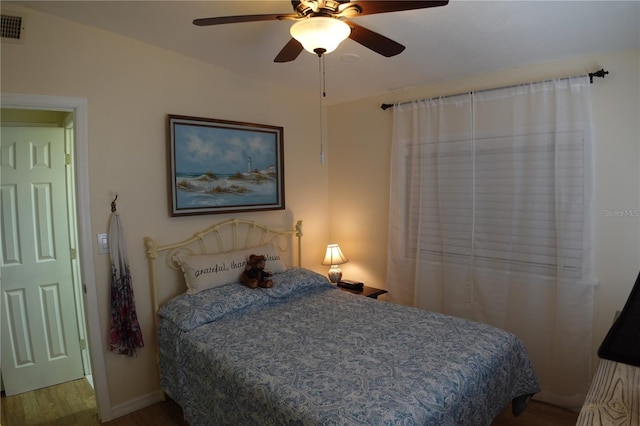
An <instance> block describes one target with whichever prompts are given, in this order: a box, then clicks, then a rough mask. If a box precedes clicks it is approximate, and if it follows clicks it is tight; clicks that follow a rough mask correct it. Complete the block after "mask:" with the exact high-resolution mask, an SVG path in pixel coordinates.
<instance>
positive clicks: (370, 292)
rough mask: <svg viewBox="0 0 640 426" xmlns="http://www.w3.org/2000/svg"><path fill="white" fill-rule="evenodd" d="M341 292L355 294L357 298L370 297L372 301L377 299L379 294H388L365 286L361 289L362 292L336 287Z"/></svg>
mask: <svg viewBox="0 0 640 426" xmlns="http://www.w3.org/2000/svg"><path fill="white" fill-rule="evenodd" d="M338 288H339V289H340V290H342V291H347V292H349V293H353V294H357V295H359V296H364V297H370V298H372V299H377V298H378V296H380V295H381V294H385V293H388V292H387V290H381V289H379V288H374V287H367V286H366V285H365V286H364V287H363V288H362V290H350V289H348V288H344V287H338Z"/></svg>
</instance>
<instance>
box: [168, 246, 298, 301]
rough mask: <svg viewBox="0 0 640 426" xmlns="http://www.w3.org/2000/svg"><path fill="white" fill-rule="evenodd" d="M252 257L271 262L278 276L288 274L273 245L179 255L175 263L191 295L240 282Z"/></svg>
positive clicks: (268, 267)
mask: <svg viewBox="0 0 640 426" xmlns="http://www.w3.org/2000/svg"><path fill="white" fill-rule="evenodd" d="M251 254H258V255H264V256H265V257H266V258H267V264H266V267H265V269H266V270H268V271H270V272H273V273H274V274H277V273H281V272H284V271H286V269H287V268H286V267H285V266H284V263H283V262H282V260H280V254H279V253H278V251H277V250H276V248H275V247H274V246H273V244H264V245H262V246H259V247H252V248H249V249H242V250H235V251H231V252H228V253H216V254H178V255H176V256H174V259H175V260H176V261H177V262H178V264H179V265H180V268H181V269H182V272H183V274H184V278H185V281H186V284H187V294H196V293H198V292H200V291H202V290H205V289H208V288H213V287H220V286H223V285H227V284H232V283H237V282H239V281H240V274H241V273H242V271H243V270H244V267H245V265H246V264H247V257H249V255H251Z"/></svg>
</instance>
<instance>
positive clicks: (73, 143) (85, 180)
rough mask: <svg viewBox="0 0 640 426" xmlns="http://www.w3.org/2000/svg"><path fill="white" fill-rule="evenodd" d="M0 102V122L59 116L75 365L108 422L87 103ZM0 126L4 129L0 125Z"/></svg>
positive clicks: (34, 98)
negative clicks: (9, 114)
mask: <svg viewBox="0 0 640 426" xmlns="http://www.w3.org/2000/svg"><path fill="white" fill-rule="evenodd" d="M0 101H1V106H2V111H3V122H4V121H7V120H5V117H4V115H5V114H4V113H5V111H10V110H18V111H23V112H25V111H29V112H30V114H31V118H30V119H29V120H26V121H27V122H30V123H31V124H33V125H34V126H35V127H43V126H44V127H46V125H44V124H43V123H50V122H51V121H50V120H51V118H50V117H53V116H58V117H63V119H62V120H61V121H62V124H61V125H60V124H58V126H59V127H61V128H63V129H64V140H65V144H66V146H65V150H66V153H65V157H66V158H65V161H67V162H69V163H70V164H69V167H67V172H66V190H67V193H69V194H71V195H72V196H71V197H70V198H69V199H68V204H67V219H68V220H69V223H68V231H69V232H68V234H69V240H70V241H74V242H75V243H76V244H75V246H74V245H73V244H71V245H70V251H69V256H70V257H71V263H72V264H73V263H74V259H73V258H74V257H75V264H76V266H75V267H74V268H72V271H71V274H72V277H71V281H73V285H74V291H73V300H74V305H75V307H74V315H75V317H76V319H77V325H78V326H79V330H80V331H79V332H78V337H77V339H78V344H79V347H80V351H81V354H82V357H83V359H82V360H81V361H80V365H82V375H85V376H86V377H87V378H88V379H89V380H91V381H92V382H93V387H94V391H95V396H96V404H97V410H98V418H99V419H100V420H101V421H108V420H111V418H112V414H111V412H110V411H111V408H110V398H109V394H108V388H107V380H106V371H105V363H104V354H103V347H102V342H101V339H102V334H103V333H102V332H101V326H100V321H99V317H98V299H97V294H96V288H95V278H94V277H95V270H94V265H93V247H92V238H91V235H92V227H91V218H90V205H89V171H88V128H87V123H88V119H87V101H86V99H81V98H66V97H53V96H40V95H22V94H5V93H3V94H2V97H1V98H0ZM34 114H40V116H42V117H49V118H47V119H44V120H35V121H34V119H33V116H34ZM14 117H15V116H14ZM13 120H16V121H17V122H18V123H17V124H24V123H20V119H17V118H14V119H13ZM13 124H14V126H15V125H16V123H15V122H14V123H13ZM34 126H31V127H34ZM3 127H5V126H4V123H3ZM23 127H24V126H23ZM3 145H4V144H3ZM68 154H69V155H68ZM3 184H4V182H3ZM32 192H33V191H32ZM46 193H47V188H46V187H45V188H44V192H43V194H45V196H44V198H42V200H47V196H46ZM3 202H4V199H3ZM3 226H4V224H3ZM3 239H4V233H3ZM3 243H4V241H3ZM3 248H4V246H3ZM3 260H4V259H3ZM3 269H4V268H3ZM3 273H4V271H3ZM3 281H4V280H3ZM3 287H4V282H3ZM47 289H48V290H51V291H49V293H48V295H49V296H50V298H49V300H50V301H53V302H52V303H51V304H50V306H52V309H54V308H55V307H56V303H57V298H58V293H57V290H55V286H53V287H52V286H50V287H47ZM45 293H46V292H45ZM15 294H17V295H18V297H17V298H14V302H15V301H20V297H19V292H17V293H15ZM40 297H41V298H42V295H40ZM5 299H6V298H5V297H4V294H3V300H2V311H3V312H4V310H5V309H6V300H5ZM18 306H19V303H18ZM76 308H77V309H76ZM3 316H6V313H3ZM53 317H54V318H55V316H53ZM3 319H4V318H3ZM3 322H5V321H3ZM52 324H54V325H55V321H53V322H52ZM47 345H48V347H50V346H51V342H47ZM2 361H3V363H4V362H5V358H4V357H3V359H2ZM3 368H4V366H3Z"/></svg>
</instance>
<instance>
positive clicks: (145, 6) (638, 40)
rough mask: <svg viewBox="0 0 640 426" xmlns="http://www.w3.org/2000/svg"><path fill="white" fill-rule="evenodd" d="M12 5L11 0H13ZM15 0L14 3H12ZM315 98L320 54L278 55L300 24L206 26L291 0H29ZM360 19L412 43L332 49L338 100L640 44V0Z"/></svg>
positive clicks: (511, 4) (454, 2) (457, 2)
mask: <svg viewBox="0 0 640 426" xmlns="http://www.w3.org/2000/svg"><path fill="white" fill-rule="evenodd" d="M5 3H7V2H5ZM9 3H14V2H9ZM15 3H18V4H20V5H21V6H27V7H30V8H33V9H36V10H39V11H42V12H45V13H50V14H53V15H58V16H60V17H64V18H67V19H70V20H73V21H77V22H80V23H83V24H86V25H90V26H95V27H98V28H102V29H104V30H107V31H111V32H114V33H118V34H121V35H124V36H127V37H132V38H135V39H138V40H142V41H144V42H147V43H150V44H153V45H156V46H160V47H163V48H166V49H169V50H173V51H176V52H180V53H182V54H184V55H187V56H191V57H194V58H197V59H200V60H202V61H205V62H208V63H211V64H214V65H217V66H219V67H222V68H226V69H229V70H231V71H233V72H235V73H238V74H244V75H246V76H248V77H251V78H253V79H256V80H259V81H264V84H272V85H279V86H280V85H281V86H286V87H288V88H290V89H293V90H296V91H299V92H304V93H307V94H310V95H312V96H318V93H319V63H318V58H317V57H316V56H315V55H312V54H310V53H308V52H306V51H305V52H303V53H301V54H300V56H299V57H298V58H297V59H296V60H295V61H294V62H288V63H274V62H273V58H274V57H275V56H276V55H277V54H278V52H279V51H280V49H281V48H282V47H283V46H284V45H285V43H287V42H288V41H289V39H290V35H289V27H290V26H291V25H292V21H269V22H252V23H238V24H228V25H218V26H210V27H197V26H195V25H193V24H192V21H193V19H194V18H204V17H212V16H229V15H244V14H262V13H287V14H288V13H292V7H291V3H290V1H288V0H278V1H273V0H269V1H267V0H264V1H244V0H233V1H200V2H198V1H195V2H194V1H19V2H15ZM354 21H355V22H356V23H358V24H360V25H362V26H365V27H366V28H368V29H371V30H373V31H376V32H379V33H381V34H383V35H385V36H387V37H389V38H391V39H393V40H395V41H397V42H399V43H401V44H404V45H405V46H406V47H407V48H406V50H405V51H404V52H402V53H401V54H400V55H398V56H394V57H391V58H385V57H383V56H380V55H378V54H376V53H374V52H372V51H370V50H368V49H366V48H365V47H363V46H361V45H359V44H357V43H356V42H354V41H352V40H346V41H344V42H343V43H342V44H341V45H340V47H338V49H337V50H336V51H334V52H333V53H330V54H328V55H326V58H325V59H326V91H327V98H326V102H327V103H328V104H335V103H339V102H344V101H350V100H354V99H360V98H364V97H369V96H374V95H378V94H382V93H385V92H387V91H390V90H395V89H400V88H406V87H411V86H416V85H422V84H425V83H429V82H433V81H437V80H445V79H452V78H457V77H462V76H468V75H475V74H480V73H485V72H489V71H493V70H499V69H506V68H514V67H522V66H527V65H532V64H540V63H546V62H552V61H556V60H560V59H565V58H570V57H576V56H582V55H589V54H594V53H598V52H607V51H618V50H627V49H640V1H637V0H636V1H478V0H477V1H461V0H451V1H450V3H449V4H448V5H447V6H444V7H437V8H432V9H422V10H417V11H404V12H394V13H386V14H378V15H368V16H362V17H358V18H355V19H354Z"/></svg>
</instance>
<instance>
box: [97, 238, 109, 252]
mask: <svg viewBox="0 0 640 426" xmlns="http://www.w3.org/2000/svg"><path fill="white" fill-rule="evenodd" d="M98 253H100V254H109V241H108V239H107V234H98Z"/></svg>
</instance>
